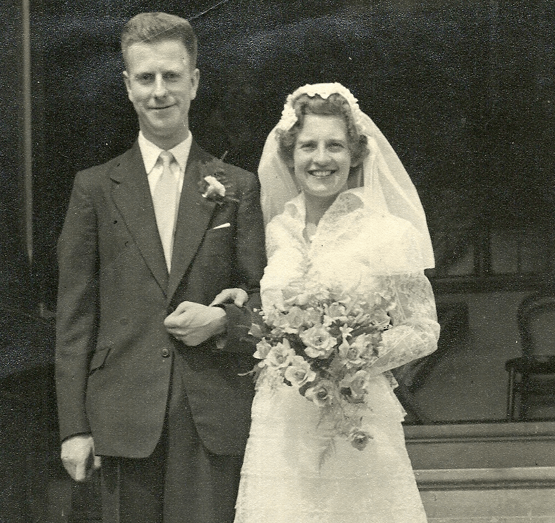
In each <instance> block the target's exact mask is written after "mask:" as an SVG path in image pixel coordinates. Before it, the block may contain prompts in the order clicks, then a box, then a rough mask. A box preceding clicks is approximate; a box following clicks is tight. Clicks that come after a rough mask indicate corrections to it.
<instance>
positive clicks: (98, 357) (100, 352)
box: [89, 347, 112, 375]
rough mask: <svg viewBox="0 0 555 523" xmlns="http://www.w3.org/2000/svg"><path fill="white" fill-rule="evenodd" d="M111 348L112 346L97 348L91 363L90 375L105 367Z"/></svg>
mask: <svg viewBox="0 0 555 523" xmlns="http://www.w3.org/2000/svg"><path fill="white" fill-rule="evenodd" d="M111 349H112V347H103V348H101V349H96V351H95V352H94V354H93V357H92V358H91V363H90V365H89V375H90V374H92V373H93V372H95V371H97V370H99V369H101V368H102V367H104V364H105V363H106V358H107V357H108V354H109V353H110V350H111Z"/></svg>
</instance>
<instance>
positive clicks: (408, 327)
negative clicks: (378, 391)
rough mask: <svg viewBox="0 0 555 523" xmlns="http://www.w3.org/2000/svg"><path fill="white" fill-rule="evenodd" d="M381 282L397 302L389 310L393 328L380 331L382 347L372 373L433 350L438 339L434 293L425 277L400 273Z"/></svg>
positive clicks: (377, 372) (394, 366)
mask: <svg viewBox="0 0 555 523" xmlns="http://www.w3.org/2000/svg"><path fill="white" fill-rule="evenodd" d="M385 283H386V287H387V288H388V290H389V291H390V292H391V294H392V295H393V296H394V297H395V301H396V304H397V305H396V307H395V309H394V310H393V311H391V313H390V314H391V317H392V320H393V328H392V329H390V330H388V331H386V332H384V335H383V346H382V348H381V350H380V353H379V355H378V359H377V360H376V362H375V363H374V364H373V366H372V368H371V371H370V372H371V373H372V374H380V373H382V372H385V371H387V370H390V369H394V368H396V367H399V366H401V365H404V364H405V363H408V362H410V361H412V360H415V359H418V358H422V357H423V356H426V355H428V354H430V353H432V352H434V351H435V350H436V348H437V341H438V339H439V324H438V322H437V314H436V307H435V300H434V295H433V291H432V286H431V285H430V282H429V281H428V279H427V278H426V276H425V275H424V274H423V273H422V272H420V273H413V274H400V275H395V276H389V277H387V278H386V282H385Z"/></svg>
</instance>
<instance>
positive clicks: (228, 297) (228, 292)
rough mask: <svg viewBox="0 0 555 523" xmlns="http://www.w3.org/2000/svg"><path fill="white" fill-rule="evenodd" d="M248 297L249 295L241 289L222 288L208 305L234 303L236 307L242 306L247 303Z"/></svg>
mask: <svg viewBox="0 0 555 523" xmlns="http://www.w3.org/2000/svg"><path fill="white" fill-rule="evenodd" d="M248 299H249V295H248V294H247V293H246V292H245V291H244V290H243V289H239V288H233V289H224V290H223V291H222V292H220V294H218V295H217V296H216V297H215V298H214V301H213V302H212V303H211V304H210V306H213V305H221V304H222V303H234V304H235V305H237V307H242V306H243V305H245V303H247V301H248Z"/></svg>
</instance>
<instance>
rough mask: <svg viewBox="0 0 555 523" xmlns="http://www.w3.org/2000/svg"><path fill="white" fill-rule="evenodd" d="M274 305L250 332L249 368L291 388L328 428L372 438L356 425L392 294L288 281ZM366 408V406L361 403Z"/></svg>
mask: <svg viewBox="0 0 555 523" xmlns="http://www.w3.org/2000/svg"><path fill="white" fill-rule="evenodd" d="M283 295H284V302H283V306H282V307H280V308H277V307H274V308H272V309H271V310H266V311H263V312H260V319H261V321H260V322H259V323H255V324H253V325H252V327H251V331H250V334H251V335H253V336H254V337H255V338H257V339H259V342H258V343H257V345H256V352H255V354H254V357H255V358H257V359H259V360H260V361H259V362H258V363H257V364H256V366H255V368H254V369H253V371H252V373H253V374H254V376H255V379H258V378H259V376H260V375H261V373H264V379H265V380H269V382H270V384H271V386H274V387H275V386H279V385H281V384H285V385H288V386H291V387H295V388H297V389H298V391H299V393H300V394H301V395H302V396H304V397H305V398H306V399H307V400H308V401H311V402H312V403H314V404H315V405H316V406H317V407H318V408H319V409H320V413H321V420H324V419H325V420H327V421H331V422H332V426H333V432H334V434H336V435H338V436H340V437H344V438H346V439H347V440H348V441H350V442H351V444H352V445H353V446H354V447H355V448H357V449H359V450H363V449H364V448H365V447H366V445H367V444H368V441H369V440H370V439H371V438H372V436H371V435H370V433H369V432H368V431H366V430H364V429H363V428H362V410H363V409H362V408H361V407H362V406H364V404H365V398H366V396H367V394H368V392H367V383H368V379H369V369H370V367H371V366H372V364H373V363H374V362H375V361H376V359H377V358H378V357H379V355H380V352H381V348H382V333H383V332H384V331H385V330H386V329H389V328H390V327H391V318H390V315H389V311H391V310H392V309H393V308H394V307H395V302H394V300H393V298H392V296H389V295H387V294H385V293H383V292H376V293H373V294H371V295H368V293H365V294H364V295H361V294H358V293H357V292H356V291H355V292H349V293H346V292H341V291H338V290H335V289H330V288H326V287H319V286H318V287H311V286H310V285H307V284H305V283H299V284H293V285H290V286H288V288H287V289H286V290H285V291H284V292H283ZM365 408H366V407H365Z"/></svg>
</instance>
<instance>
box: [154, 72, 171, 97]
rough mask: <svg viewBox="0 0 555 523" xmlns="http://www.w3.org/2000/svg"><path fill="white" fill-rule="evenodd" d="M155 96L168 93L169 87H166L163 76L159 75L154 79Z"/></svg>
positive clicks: (162, 95)
mask: <svg viewBox="0 0 555 523" xmlns="http://www.w3.org/2000/svg"><path fill="white" fill-rule="evenodd" d="M153 94H154V96H156V97H157V98H162V97H164V96H166V94H168V89H167V87H166V82H165V80H164V78H162V76H157V77H156V79H155V80H154V93H153Z"/></svg>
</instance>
